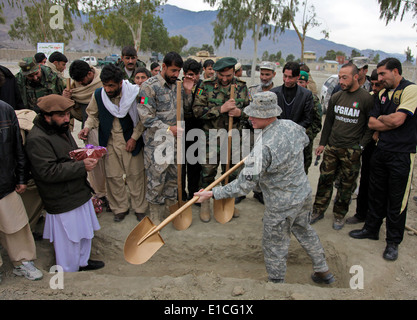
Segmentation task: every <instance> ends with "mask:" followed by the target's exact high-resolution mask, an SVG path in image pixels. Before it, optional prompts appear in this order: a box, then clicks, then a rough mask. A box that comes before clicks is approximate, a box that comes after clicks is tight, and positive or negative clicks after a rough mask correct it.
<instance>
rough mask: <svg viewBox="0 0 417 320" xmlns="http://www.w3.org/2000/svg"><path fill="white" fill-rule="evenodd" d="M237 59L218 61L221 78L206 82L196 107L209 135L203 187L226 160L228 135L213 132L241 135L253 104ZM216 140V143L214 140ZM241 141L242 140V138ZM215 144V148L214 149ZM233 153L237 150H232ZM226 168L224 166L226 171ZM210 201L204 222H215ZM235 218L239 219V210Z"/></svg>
mask: <svg viewBox="0 0 417 320" xmlns="http://www.w3.org/2000/svg"><path fill="white" fill-rule="evenodd" d="M236 64H237V60H236V59H235V58H232V57H226V58H222V59H220V60H218V61H217V62H216V63H215V64H214V66H213V69H214V71H216V72H217V75H216V76H215V77H213V78H211V79H208V80H205V81H204V82H203V83H202V84H201V86H200V88H199V90H198V91H197V95H196V97H195V101H194V104H193V112H194V116H195V117H196V118H197V119H200V120H201V121H202V123H203V126H202V128H203V130H204V133H205V136H206V150H207V152H206V162H205V164H202V172H201V185H200V186H201V188H206V187H207V186H208V185H210V184H211V183H212V182H213V181H214V180H215V177H216V174H217V170H218V166H219V163H220V161H221V158H222V160H223V161H224V155H223V152H221V151H224V150H225V148H222V147H223V146H227V135H222V134H220V135H219V134H218V135H217V137H216V136H214V138H215V139H216V140H214V139H212V138H211V136H212V135H210V130H216V131H217V132H218V133H221V132H222V131H223V132H224V131H229V129H230V130H231V129H237V130H238V132H239V135H241V132H242V127H243V123H244V121H247V119H248V117H247V116H246V115H244V114H243V111H242V110H243V109H244V108H245V107H246V106H247V105H248V104H249V97H248V88H247V86H246V83H245V82H244V81H242V80H239V79H238V78H236V77H235V69H234V68H235V65H236ZM232 86H234V88H235V90H234V92H235V94H234V98H233V99H231V97H230V92H231V87H232ZM229 117H233V128H229ZM211 140H214V141H211ZM238 140H239V141H240V139H238ZM213 145H215V148H213ZM234 149H239V150H240V146H233V145H232V150H234ZM232 154H233V151H232ZM225 168H226V165H225V164H224V162H223V164H222V171H223V172H224V171H225ZM237 175H238V172H234V173H233V174H232V175H231V176H230V177H229V179H230V181H233V180H234V179H235V178H236V177H237ZM243 198H244V197H239V198H237V199H236V200H237V201H236V203H239V202H240V201H241V200H242V199H243ZM210 211H211V210H210V202H209V201H206V202H204V203H202V205H201V210H200V219H201V221H203V222H209V221H210V219H211V212H210ZM234 216H235V217H237V216H238V212H237V209H236V208H235V214H234Z"/></svg>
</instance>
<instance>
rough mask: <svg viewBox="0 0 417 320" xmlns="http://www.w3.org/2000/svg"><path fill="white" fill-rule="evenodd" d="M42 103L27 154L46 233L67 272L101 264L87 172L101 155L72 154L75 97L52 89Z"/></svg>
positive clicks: (39, 102)
mask: <svg viewBox="0 0 417 320" xmlns="http://www.w3.org/2000/svg"><path fill="white" fill-rule="evenodd" d="M38 106H39V108H40V114H38V115H37V117H36V118H35V120H34V126H33V128H32V130H31V131H30V132H29V135H28V137H27V142H26V154H27V155H28V157H29V160H30V165H31V172H32V174H33V177H34V179H35V182H36V185H37V186H38V190H39V194H40V196H41V198H42V200H43V203H44V205H45V210H46V212H47V214H46V219H45V228H44V233H43V237H44V238H45V239H49V240H50V241H51V242H53V243H54V249H55V258H56V265H59V266H61V267H62V268H63V270H64V272H77V271H83V270H94V269H99V268H102V267H104V263H103V262H102V261H94V260H90V253H91V243H92V239H93V237H94V231H96V230H98V229H100V225H99V223H98V220H97V216H96V213H95V211H94V206H93V203H92V201H91V196H92V191H93V190H92V189H91V187H90V185H89V183H88V180H87V172H88V171H91V170H93V169H94V167H95V166H96V165H97V160H96V159H89V158H87V159H84V160H82V161H75V160H73V159H71V157H70V154H69V153H70V151H72V150H75V149H78V146H77V144H76V143H75V141H74V138H73V137H72V134H71V132H70V131H69V121H70V114H71V112H70V110H71V108H72V107H73V106H74V101H72V100H70V99H67V98H65V97H62V96H59V95H55V94H51V95H48V96H46V97H42V98H40V99H39V100H38Z"/></svg>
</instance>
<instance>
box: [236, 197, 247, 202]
mask: <svg viewBox="0 0 417 320" xmlns="http://www.w3.org/2000/svg"><path fill="white" fill-rule="evenodd" d="M243 199H246V196H241V197H236V198H235V204H238V203H240V202H241V201H242V200H243Z"/></svg>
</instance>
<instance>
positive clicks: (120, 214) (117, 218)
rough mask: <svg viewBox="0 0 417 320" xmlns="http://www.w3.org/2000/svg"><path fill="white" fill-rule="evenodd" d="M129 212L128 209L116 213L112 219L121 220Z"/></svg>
mask: <svg viewBox="0 0 417 320" xmlns="http://www.w3.org/2000/svg"><path fill="white" fill-rule="evenodd" d="M128 214H129V210H127V211H126V212H122V213H118V214H115V215H114V218H113V221H114V222H120V221H122V220H123V219H124V218H125V217H126V216H127V215H128Z"/></svg>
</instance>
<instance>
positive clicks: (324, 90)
mask: <svg viewBox="0 0 417 320" xmlns="http://www.w3.org/2000/svg"><path fill="white" fill-rule="evenodd" d="M338 83H339V76H338V75H337V74H333V75H331V76H330V77H329V78H327V80H326V81H325V82H324V83H323V86H322V87H321V93H320V103H321V107H322V108H323V114H326V112H327V107H328V104H329V100H330V97H331V96H332V92H333V89H334V88H335V87H336V86H337V84H338Z"/></svg>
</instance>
